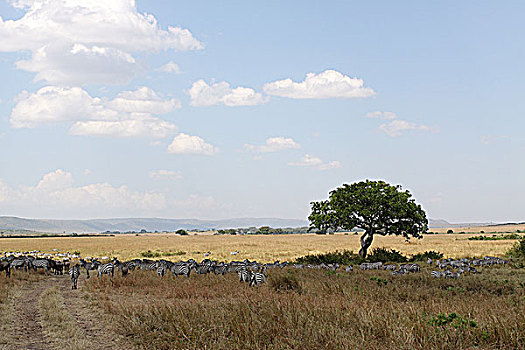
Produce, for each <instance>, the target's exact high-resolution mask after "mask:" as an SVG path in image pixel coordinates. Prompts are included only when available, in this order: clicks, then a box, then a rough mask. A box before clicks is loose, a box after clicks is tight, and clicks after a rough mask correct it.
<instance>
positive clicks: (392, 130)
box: [378, 119, 432, 137]
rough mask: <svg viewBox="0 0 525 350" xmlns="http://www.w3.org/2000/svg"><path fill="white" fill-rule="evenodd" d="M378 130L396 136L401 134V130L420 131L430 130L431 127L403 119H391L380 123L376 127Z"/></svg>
mask: <svg viewBox="0 0 525 350" xmlns="http://www.w3.org/2000/svg"><path fill="white" fill-rule="evenodd" d="M378 130H379V131H382V132H384V133H385V134H387V135H388V136H391V137H397V136H401V135H402V134H403V131H407V130H420V131H431V130H432V128H431V127H429V126H427V125H419V124H416V123H410V122H407V121H405V120H399V119H396V120H392V121H391V122H390V123H386V124H381V125H379V127H378Z"/></svg>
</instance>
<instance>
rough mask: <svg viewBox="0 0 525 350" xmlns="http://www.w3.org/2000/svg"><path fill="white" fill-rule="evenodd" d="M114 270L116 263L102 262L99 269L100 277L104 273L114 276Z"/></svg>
mask: <svg viewBox="0 0 525 350" xmlns="http://www.w3.org/2000/svg"><path fill="white" fill-rule="evenodd" d="M114 270H115V265H113V263H107V264H101V265H100V266H99V267H98V269H97V271H98V277H101V276H102V275H111V278H113V272H114Z"/></svg>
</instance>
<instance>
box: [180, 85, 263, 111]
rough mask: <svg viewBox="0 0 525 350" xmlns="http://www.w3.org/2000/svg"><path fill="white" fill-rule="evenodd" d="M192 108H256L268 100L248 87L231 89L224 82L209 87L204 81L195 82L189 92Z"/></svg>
mask: <svg viewBox="0 0 525 350" xmlns="http://www.w3.org/2000/svg"><path fill="white" fill-rule="evenodd" d="M188 93H189V94H190V97H191V102H190V104H191V105H192V106H196V107H201V106H214V105H219V104H224V105H226V106H229V107H237V106H254V105H259V104H263V103H266V102H268V98H267V97H264V96H263V95H262V94H260V93H258V92H255V90H253V89H251V88H246V87H237V88H233V89H232V88H231V87H230V84H229V83H227V82H225V81H222V82H219V83H212V84H211V85H208V83H206V82H205V81H204V80H202V79H201V80H198V81H196V82H194V83H193V84H192V86H191V89H189V90H188Z"/></svg>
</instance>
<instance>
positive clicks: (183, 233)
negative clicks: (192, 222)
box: [175, 229, 188, 236]
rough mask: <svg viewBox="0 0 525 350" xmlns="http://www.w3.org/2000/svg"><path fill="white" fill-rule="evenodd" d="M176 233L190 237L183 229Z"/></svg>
mask: <svg viewBox="0 0 525 350" xmlns="http://www.w3.org/2000/svg"><path fill="white" fill-rule="evenodd" d="M175 233H176V234H178V235H181V236H187V235H188V232H186V230H183V229H180V230H177V231H175Z"/></svg>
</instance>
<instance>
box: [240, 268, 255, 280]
mask: <svg viewBox="0 0 525 350" xmlns="http://www.w3.org/2000/svg"><path fill="white" fill-rule="evenodd" d="M237 275H238V276H239V281H240V282H247V283H249V282H250V281H251V277H252V272H251V271H249V270H246V269H241V270H239V271H237Z"/></svg>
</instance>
